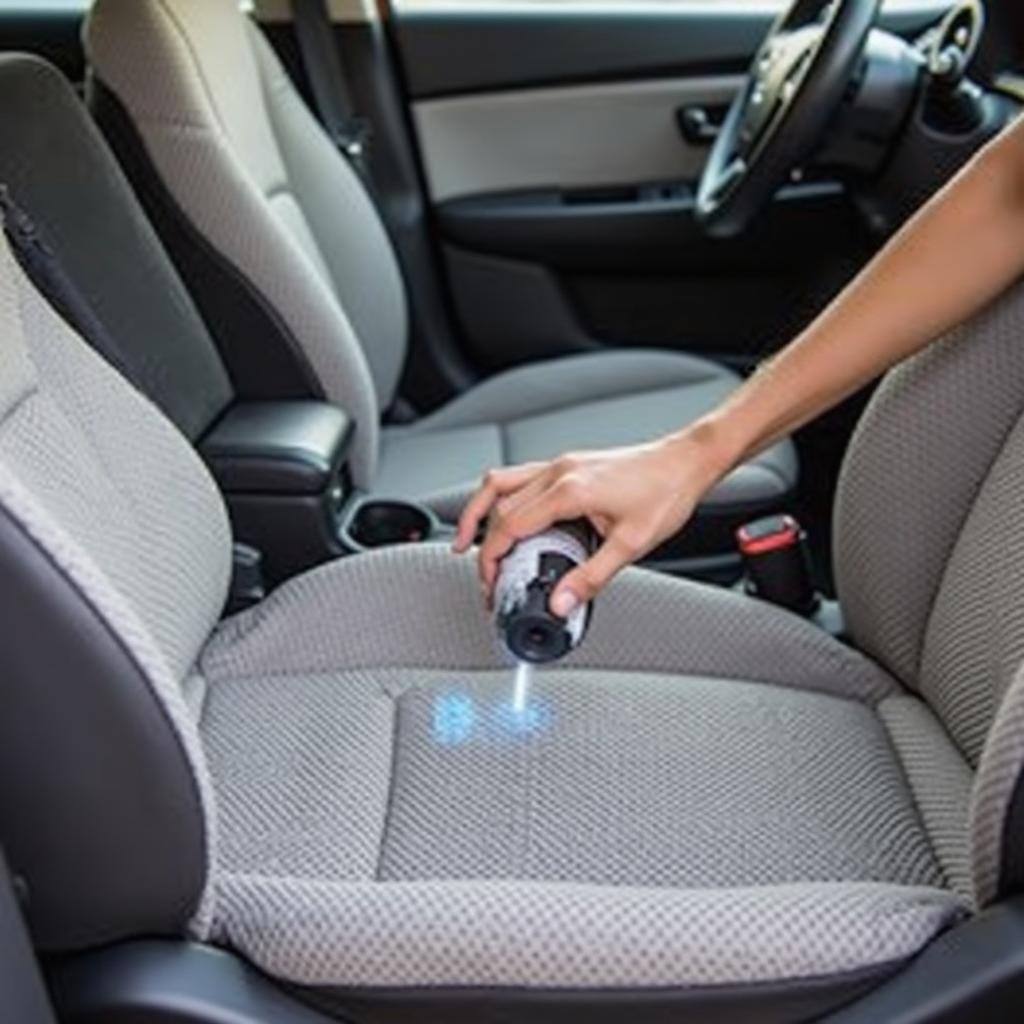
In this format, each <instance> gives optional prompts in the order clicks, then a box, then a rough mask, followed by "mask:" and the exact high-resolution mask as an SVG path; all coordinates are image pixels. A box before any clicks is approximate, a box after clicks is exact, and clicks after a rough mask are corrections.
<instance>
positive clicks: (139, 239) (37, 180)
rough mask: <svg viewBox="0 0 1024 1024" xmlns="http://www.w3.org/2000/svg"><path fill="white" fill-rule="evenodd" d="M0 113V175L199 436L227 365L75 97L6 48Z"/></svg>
mask: <svg viewBox="0 0 1024 1024" xmlns="http://www.w3.org/2000/svg"><path fill="white" fill-rule="evenodd" d="M0 120H2V121H3V124H4V145H3V147H2V148H0V182H3V183H4V184H5V185H7V186H8V188H9V189H10V191H11V194H12V196H13V197H14V198H15V200H16V201H17V203H18V204H19V205H20V206H21V207H22V208H23V209H24V210H26V211H28V212H29V214H30V215H31V218H32V220H33V222H34V223H35V225H36V226H37V228H38V229H39V231H40V233H41V235H42V237H43V239H44V240H45V241H46V244H47V245H48V246H49V248H50V249H51V250H52V251H53V253H54V255H55V257H56V259H57V261H58V262H59V264H60V266H61V267H62V268H63V270H64V271H65V273H66V274H67V275H68V277H69V278H70V279H71V280H72V282H73V283H74V284H75V286H76V288H77V290H78V291H79V293H81V294H82V295H83V296H84V297H85V298H86V299H87V300H88V302H89V305H90V307H91V308H92V310H93V312H94V313H95V315H96V317H97V319H98V320H99V321H100V322H101V323H102V324H103V325H104V327H105V328H106V330H107V332H108V333H109V334H110V336H111V337H112V338H113V339H114V340H115V341H116V342H119V349H120V352H121V354H122V355H123V356H124V361H125V365H126V366H127V368H128V369H129V371H130V372H131V375H132V378H133V380H134V381H135V383H136V384H137V386H139V387H140V388H142V389H143V390H144V391H145V392H146V394H147V395H148V396H149V397H150V398H151V399H152V400H153V401H154V402H156V404H157V405H158V406H160V408H161V409H162V410H163V411H164V412H165V413H166V414H167V416H168V417H169V418H170V419H171V420H172V421H173V422H174V423H175V424H176V425H177V426H178V428H179V429H180V430H181V431H182V432H183V433H184V434H185V435H186V436H188V437H189V438H191V439H192V440H195V439H196V438H197V437H199V436H200V435H201V434H202V433H203V432H204V431H205V430H206V429H207V428H208V427H209V426H210V424H211V422H212V421H213V420H214V419H216V418H217V417H218V416H219V415H220V414H221V413H222V412H223V411H224V409H225V408H226V407H227V405H228V404H229V403H230V401H231V399H232V388H231V384H230V381H229V379H228V375H227V372H226V370H225V368H224V365H223V363H222V362H221V360H220V357H219V355H218V353H217V349H216V347H215V346H214V344H213V342H212V340H211V339H210V336H209V334H208V333H207V331H206V328H205V326H204V325H203V322H202V320H201V319H200V317H199V314H198V313H197V311H196V309H195V306H194V305H193V304H192V300H191V299H190V298H189V295H188V292H186V290H185V287H184V285H183V284H182V282H181V279H180V278H179V277H178V275H177V274H176V273H175V270H174V267H173V265H172V264H171V262H170V260H169V258H168V256H167V254H166V253H165V252H164V250H163V248H162V246H161V245H160V241H159V239H158V238H157V236H156V233H155V232H154V230H153V228H152V227H151V226H150V224H149V222H148V221H147V220H146V217H145V214H144V213H143V211H142V209H141V208H140V206H139V203H138V200H137V199H136V198H135V196H134V194H133V193H132V190H131V187H130V185H129V184H128V182H127V181H126V180H125V177H124V175H123V174H122V172H121V169H120V167H119V166H118V163H117V160H116V159H115V158H114V156H113V154H112V153H111V152H110V150H109V148H108V147H107V145H106V144H105V142H104V140H103V137H102V136H101V135H100V133H99V131H98V129H97V128H96V125H95V124H93V122H92V120H91V119H90V118H89V115H88V112H87V111H86V110H84V109H83V107H82V102H81V99H80V98H79V97H78V95H77V94H76V93H75V90H74V89H73V88H72V86H71V84H70V83H69V82H68V81H67V79H66V78H65V77H64V76H63V75H62V74H61V73H60V72H59V71H58V70H57V69H56V68H55V67H53V66H52V65H50V64H47V63H46V62H45V61H43V60H40V59H39V58H38V57H31V56H27V55H25V54H5V55H3V56H2V57H0ZM98 254H102V256H101V257H100V258H98Z"/></svg>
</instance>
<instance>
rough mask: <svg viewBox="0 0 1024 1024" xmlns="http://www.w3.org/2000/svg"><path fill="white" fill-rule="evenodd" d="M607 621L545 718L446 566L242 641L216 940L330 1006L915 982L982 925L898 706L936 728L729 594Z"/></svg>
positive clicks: (782, 621) (332, 596) (213, 741)
mask: <svg viewBox="0 0 1024 1024" xmlns="http://www.w3.org/2000/svg"><path fill="white" fill-rule="evenodd" d="M597 614H598V615H600V616H601V618H600V619H595V623H594V626H593V629H592V634H591V637H590V638H588V642H587V644H585V645H583V646H582V647H581V648H580V649H579V650H578V651H577V652H576V653H575V654H574V655H573V656H572V657H571V658H570V659H567V660H566V661H565V662H564V663H560V665H559V667H558V668H557V669H554V670H550V671H545V672H539V673H538V674H537V676H536V677H535V679H534V683H533V688H532V691H531V695H530V698H529V700H528V701H527V703H526V705H525V708H524V710H523V711H520V712H517V711H516V709H515V708H514V706H513V705H512V703H511V696H512V674H511V672H510V669H509V667H508V665H507V663H506V662H505V660H504V658H503V657H502V655H501V654H500V652H499V651H498V649H497V647H496V645H495V644H494V643H493V642H492V640H491V639H490V637H489V634H490V623H489V622H488V621H487V618H486V616H485V615H484V614H483V612H482V611H481V610H480V606H479V597H478V594H477V588H476V584H475V577H474V572H473V567H472V565H471V564H469V563H468V561H466V560H463V561H461V562H460V561H458V560H455V559H453V558H452V556H451V555H449V554H448V553H447V552H446V551H445V550H444V549H442V548H440V547H431V546H427V547H424V548H420V549H416V550H406V551H384V552H379V553H376V554H373V555H370V556H366V557H361V558H359V559H355V560H348V561H345V562H342V563H338V564H335V565H331V566H327V567H324V568H323V569H321V570H318V571H316V572H313V573H310V574H307V575H306V576H304V577H302V578H300V579H299V580H295V581H293V582H292V583H290V584H287V585H286V586H285V587H283V588H281V590H279V591H278V592H277V593H276V594H275V595H274V596H272V597H271V598H270V599H269V601H268V602H266V603H265V604H264V605H262V606H259V607H257V608H256V609H253V610H252V611H251V612H248V613H246V614H244V615H242V616H240V617H237V618H236V619H233V620H230V621H229V622H227V623H225V625H224V626H223V627H222V628H221V630H220V631H219V633H218V634H217V636H216V637H215V638H214V639H213V640H212V642H211V644H210V645H209V646H208V648H207V650H206V652H205V654H204V657H203V661H202V666H201V667H202V671H203V674H204V676H205V678H206V679H207V683H208V687H209V696H208V699H207V702H206V706H205V711H204V715H203V720H202V730H203V736H204V743H205V746H206V749H207V752H208V756H209V758H210V763H211V766H212V771H213V774H214V777H215V779H216V785H217V789H218V801H219V807H220V811H221V814H222V818H223V823H224V832H225V840H224V842H223V844H222V858H223V859H222V869H223V875H222V878H221V883H220V890H219V891H220V894H221V902H220V905H219V906H220V909H219V914H218V919H217V924H216V926H215V934H216V935H217V936H219V937H220V938H221V940H222V941H227V942H229V943H231V944H232V945H236V946H238V947H239V948H242V949H244V950H245V951H246V952H247V953H248V954H249V955H250V956H251V957H252V958H253V959H254V960H256V962H258V963H259V964H261V966H263V967H264V968H265V969H267V970H268V971H271V972H272V973H275V974H278V975H280V976H284V977H287V978H290V979H292V980H294V981H298V982H301V983H306V984H331V985H340V986H345V985H351V986H381V985H385V986H386V985H417V984H445V983H450V984H460V985H467V984H470V985H472V984H480V985H499V986H501V985H511V986H517V985H518V986H523V985H525V986H534V987H546V986H570V987H572V986H584V987H586V986H598V987H608V986H615V985H626V986H628V985H639V986H651V985H695V984H726V983H729V982H740V981H749V980H755V979H756V980H771V979H777V978H785V977H798V976H799V977H817V976H823V975H824V976H828V975H830V974H834V973H837V972H842V971H845V970H853V969H856V968H858V967H864V966H868V965H871V964H875V965H878V964H882V963H887V962H891V961H893V960H898V959H899V958H900V957H902V956H905V955H907V952H908V950H910V949H912V948H916V946H915V944H919V943H920V942H921V941H925V940H926V937H927V936H928V935H930V934H933V933H934V931H935V930H936V929H938V928H941V927H944V926H945V925H947V924H949V923H950V922H951V921H952V920H955V919H956V917H957V916H959V915H960V914H962V913H964V912H965V911H966V909H967V908H968V906H969V903H968V901H967V899H965V898H963V897H957V896H955V895H954V894H953V893H952V892H949V891H948V889H947V885H948V883H947V880H946V873H945V869H944V867H943V864H942V862H941V858H940V855H939V853H938V850H937V848H936V846H935V845H934V844H933V841H932V838H931V836H930V833H929V830H928V828H927V827H926V825H925V824H924V822H925V821H926V819H925V818H923V817H922V815H921V814H920V813H919V809H918V799H919V798H918V797H917V794H916V789H915V787H914V785H913V783H912V782H908V776H907V774H906V771H905V768H904V766H903V758H902V756H901V755H899V754H898V752H897V747H896V745H894V744H893V743H892V742H891V741H890V733H891V731H892V730H891V729H890V727H889V726H888V725H887V724H886V722H885V719H884V718H883V717H882V716H881V715H880V712H879V711H878V710H877V709H880V708H883V707H886V706H887V705H889V704H890V703H891V702H893V701H907V702H911V703H913V705H914V708H915V709H917V708H920V709H921V712H920V715H919V716H918V717H916V718H915V716H914V711H913V710H911V711H908V712H907V714H906V715H905V716H904V722H905V727H904V728H903V729H902V731H901V735H902V736H903V737H905V738H906V740H907V744H908V745H909V747H910V748H911V749H913V748H915V747H925V746H926V745H928V744H929V743H930V742H931V740H933V739H934V737H933V736H932V735H931V734H930V733H929V731H928V730H929V728H935V726H934V724H933V722H932V720H931V718H930V716H928V713H927V710H926V709H924V706H923V705H922V704H921V702H920V701H918V700H916V699H915V698H909V697H900V696H899V695H898V691H897V690H896V689H895V687H894V684H893V683H892V682H891V680H889V679H888V678H887V677H886V676H885V675H884V674H882V673H880V672H879V671H878V670H877V669H876V668H875V667H874V666H873V665H872V664H871V663H870V662H868V661H866V660H865V659H863V658H860V657H859V656H858V655H856V654H855V653H853V652H852V651H850V650H848V649H847V648H845V647H843V646H842V645H840V644H838V643H836V642H835V641H833V640H831V639H830V638H828V637H827V636H824V635H823V634H821V633H820V632H819V631H817V630H815V629H814V628H813V627H811V626H809V625H808V624H807V623H806V622H804V621H803V620H801V619H798V618H796V617H795V616H790V615H788V614H785V613H782V612H779V611H778V610H777V609H773V608H770V607H766V606H763V605H761V604H758V603H755V602H752V601H750V600H748V599H745V598H743V597H741V596H738V595H735V594H731V593H728V592H722V591H718V590H712V589H709V588H704V587H701V586H697V585H692V584H685V583H680V582H679V581H673V580H668V579H665V578H663V577H660V576H655V575H653V574H650V573H647V572H643V571H634V572H631V573H627V574H626V575H625V576H624V577H622V578H621V579H620V580H619V581H617V583H616V584H614V585H613V587H612V588H611V590H610V591H609V592H608V594H607V595H604V596H603V597H602V601H601V605H600V607H599V609H598V611H597ZM388 619H391V620H393V621H401V622H403V623H405V624H406V628H403V629H402V630H401V631H400V632H399V633H397V634H395V635H393V636H392V637H391V638H390V642H389V643H388V644H387V645H381V644H380V643H379V642H378V641H376V640H375V639H374V637H375V635H378V634H379V629H376V630H375V629H374V625H373V624H374V623H378V624H379V623H380V622H382V621H386V620H388ZM332 622H333V623H334V628H333V629H331V628H328V624H329V623H332ZM715 636H721V637H723V638H724V637H726V636H732V637H735V638H736V639H737V641H739V642H738V643H737V644H735V645H730V644H727V643H717V642H709V640H710V638H713V637H715ZM286 637H288V638H290V640H291V643H286V642H285V639H284V638H286ZM743 638H749V640H750V642H751V643H752V644H753V645H754V646H745V645H744V643H743V642H742V640H743ZM684 652H685V653H684ZM683 665H685V666H686V667H685V669H683V668H682V667H681V666H683ZM811 690H816V691H818V692H816V693H815V692H808V691H811ZM269 721H273V722H274V728H273V729H272V730H270V731H267V728H266V723H267V722H269ZM947 742H948V741H947ZM937 756H938V757H939V758H940V759H941V758H942V752H941V751H940V752H939V754H938V755H937ZM952 756H953V758H954V760H955V761H957V762H959V763H960V764H961V765H963V762H962V760H960V759H959V758H958V756H957V755H955V754H953V755H952ZM963 771H964V773H965V775H966V777H967V778H968V779H969V778H970V775H971V773H970V770H969V769H968V768H966V766H963ZM924 774H928V773H927V772H925V773H924ZM598 779H599V780H601V782H600V784H599V785H596V786H595V785H594V781H595V780H598ZM327 807H330V808H333V809H334V810H333V811H332V812H331V813H330V814H325V813H324V812H323V809H324V808H327ZM883 808H884V811H883V810H882V809H883ZM962 810H963V815H962V817H961V820H960V823H959V830H958V832H957V830H956V829H955V828H953V826H952V825H950V839H951V841H952V842H954V843H959V848H960V849H962V848H963V847H964V846H965V845H966V808H963V809H962ZM948 813H949V819H950V822H952V818H953V817H954V813H953V812H952V811H949V812H948ZM954 833H956V834H954ZM812 905H813V906H815V907H816V908H817V911H816V912H815V913H813V914H812V913H811V912H810V907H811V906H812ZM428 936H429V938H428ZM485 950H486V953H484V955H481V953H482V952H483V951H485Z"/></svg>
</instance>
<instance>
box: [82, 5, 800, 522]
mask: <svg viewBox="0 0 1024 1024" xmlns="http://www.w3.org/2000/svg"><path fill="white" fill-rule="evenodd" d="M239 7H240V5H239V4H238V2H237V0H98V2H97V3H96V4H95V6H94V7H93V9H92V12H91V14H90V16H89V20H88V24H87V27H86V32H85V40H86V48H87V52H88V56H89V60H90V63H91V69H92V74H93V83H92V95H93V107H94V112H95V113H96V116H97V119H98V120H99V122H100V124H101V126H102V127H103V129H104V130H105V132H106V133H107V136H108V138H109V139H110V141H111V143H112V144H113V146H114V148H115V150H117V151H118V154H119V156H120V158H121V160H122V163H123V164H124V165H125V167H126V169H127V170H128V172H129V176H130V177H131V178H132V179H133V181H134V184H135V186H136V189H137V190H138V191H139V193H140V196H141V197H142V198H143V200H144V202H145V203H146V205H147V207H148V209H149V212H150V214H151V217H152V218H153V220H154V222H155V223H156V225H157V227H158V229H159V230H160V231H161V233H162V234H163V235H164V238H165V241H166V242H167V243H168V245H169V248H170V249H171V251H172V254H173V255H174V256H175V258H176V261H177V263H178V265H179V269H180V270H181V272H182V276H183V277H184V278H185V281H186V284H187V285H188V286H189V289H190V291H191V293H192V295H193V296H194V297H195V299H196V301H197V304H198V305H199V307H200V310H201V311H202V312H203V314H204V316H205V319H206V320H207V323H208V325H209V326H210V329H211V332H212V333H213V334H214V336H215V338H216V340H217V342H218V344H219V346H220V347H221V350H222V353H223V354H224V356H225V360H226V362H227V363H228V366H229V369H230V370H231V372H232V376H233V378H234V379H235V382H236V384H237V385H238V388H239V391H240V393H241V394H242V395H243V397H276V398H281V397H294V396H295V394H300V395H301V394H304V395H307V396H314V397H323V398H326V399H328V400H329V401H332V402H334V403H336V404H338V405H340V406H341V407H342V408H343V409H345V410H346V411H347V412H348V413H349V414H350V415H351V416H352V417H353V418H354V419H355V421H356V423H357V424H358V431H357V434H356V438H355V449H354V455H353V459H352V463H351V468H352V472H353V476H354V482H355V484H356V486H357V487H359V488H361V489H362V490H365V491H370V492H375V493H379V494H382V495H387V496H390V497H404V498H414V499H419V500H422V501H425V502H426V503H428V504H429V505H431V506H432V507H433V508H434V510H435V511H436V512H438V513H439V514H440V515H441V516H442V518H448V519H451V518H454V517H456V516H457V514H458V512H459V511H460V510H461V507H462V505H463V504H464V502H465V500H466V498H467V497H468V495H469V494H470V493H471V492H472V490H473V489H474V488H475V486H476V485H477V483H478V482H479V479H480V477H481V476H482V474H483V473H484V472H485V471H486V470H487V469H489V468H491V467H494V466H500V465H503V464H511V463H519V462H527V461H532V460H535V459H548V458H551V457H553V456H556V455H558V454H560V453H561V452H564V451H566V450H569V449H574V448H598V447H607V446H614V445H619V444H631V443H637V442H641V441H646V440H648V439H649V438H651V437H652V436H657V435H660V434H664V433H666V432H668V431H670V430H675V429H678V428H679V427H681V426H683V425H685V424H687V423H689V422H692V421H693V420H695V419H697V418H698V417H699V416H700V415H702V414H703V413H705V412H707V411H709V410H710V409H712V408H713V407H714V406H716V405H717V404H718V403H719V402H721V401H722V399H723V398H725V397H726V396H727V395H728V394H729V393H730V392H732V391H733V390H734V389H735V388H736V386H737V385H738V384H739V382H740V379H739V377H738V376H737V375H736V374H735V373H733V372H732V371H730V370H728V369H727V368H725V367H723V366H721V365H719V364H717V363H714V362H712V361H711V360H708V359H703V358H698V357H695V356H690V355H685V354H682V353H674V352H668V351H652V350H648V349H636V350H630V351H620V352H603V353H589V354H584V355H575V356H569V357H566V358H560V359H553V360H550V361H547V362H543V363H539V364H534V365H529V366H525V367H521V368H518V369H514V370H511V371H508V372H505V373H502V374H499V375H498V376H496V377H493V378H491V379H489V380H487V381H485V382H484V383H482V384H480V385H478V386H476V387H474V388H472V389H471V390H470V391H468V392H467V393H464V394H463V395H461V396H459V397H458V398H456V399H455V400H454V401H452V402H450V403H449V404H447V405H446V406H444V407H443V408H441V409H440V410H438V411H436V412H434V413H432V414H431V415H428V416H426V417H424V418H423V419H421V420H419V421H418V422H416V423H414V424H413V425H411V426H402V427H396V426H391V427H388V426H385V427H382V426H381V411H382V410H386V409H387V408H388V407H389V406H390V405H391V404H392V402H393V401H394V398H395V394H396V388H397V385H398V380H399V377H400V374H401V372H402V368H403V365H404V363H405V358H406V348H407V333H408V323H407V307H406V295H405V288H404V283H403V281H402V277H401V273H400V271H399V267H398V263H397V260H396V258H395V254H394V252H393V250H392V246H391V242H390V240H389V239H388V236H387V234H386V232H385V230H384V227H383V224H382V222H381V220H380V217H379V215H378V213H377V210H376V209H375V207H374V205H373V202H372V200H371V199H370V197H369V196H368V195H367V193H366V191H365V189H364V188H363V186H362V183H361V182H360V180H359V178H358V175H357V174H356V173H355V172H354V171H353V169H352V167H351V166H350V165H349V163H348V162H347V161H346V160H345V159H344V158H343V157H342V156H341V154H340V153H339V152H338V150H337V148H336V147H335V146H334V144H333V143H332V142H331V141H330V140H329V138H328V136H327V134H326V133H325V132H324V131H323V129H322V128H321V127H320V125H319V123H318V122H317V121H316V120H315V119H314V118H313V116H312V115H311V114H310V112H309V110H308V109H307V107H306V105H305V103H304V102H303V100H302V99H301V97H300V96H299V94H298V92H297V91H296V89H295V88H294V86H293V85H292V83H291V81H290V79H289V77H288V75H287V74H286V72H285V71H284V69H283V68H282V66H281V64H280V62H279V61H278V59H277V57H276V56H275V54H274V52H273V51H272V49H271V47H270V46H269V44H268V43H267V41H266V39H265V38H264V37H263V34H262V33H261V32H260V31H259V29H258V28H257V27H256V26H255V25H254V24H253V23H252V22H251V21H250V19H249V18H248V17H247V16H246V15H245V14H243V13H242V12H241V10H240V9H239ZM268 353H272V354H268ZM284 389H288V390H290V392H291V394H284V393H282V392H283V390H284ZM796 475H797V460H796V456H795V452H794V449H793V447H792V445H791V444H790V443H789V442H788V441H784V442H783V443H781V444H778V445H776V446H774V447H773V448H772V449H770V450H769V451H767V452H765V453H763V454H761V455H759V456H758V457H756V458H755V459H753V460H751V461H750V462H749V463H747V464H746V465H743V466H741V467H739V468H738V469H737V470H736V471H735V472H733V473H732V474H731V475H730V476H729V477H728V478H727V479H726V480H724V481H723V482H722V483H721V484H720V485H719V487H717V488H716V489H715V490H714V492H713V493H712V494H710V495H709V496H708V498H707V500H706V502H705V504H704V506H703V508H702V513H703V514H705V515H719V516H725V515H726V514H727V513H728V514H730V515H731V516H732V517H736V516H739V517H740V518H743V517H745V516H748V515H753V514H756V513H757V512H759V511H760V510H761V509H763V508H766V507H768V506H777V505H778V504H779V503H780V502H781V501H783V500H784V499H785V497H786V496H787V495H788V494H789V492H790V491H791V490H792V488H793V487H794V485H795V482H796ZM727 535H728V534H727Z"/></svg>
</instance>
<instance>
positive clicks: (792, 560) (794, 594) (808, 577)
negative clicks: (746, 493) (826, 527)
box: [736, 515, 819, 615]
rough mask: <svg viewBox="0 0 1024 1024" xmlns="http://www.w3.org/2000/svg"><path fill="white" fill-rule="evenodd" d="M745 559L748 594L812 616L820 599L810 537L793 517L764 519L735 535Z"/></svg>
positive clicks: (766, 517)
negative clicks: (808, 545) (809, 542)
mask: <svg viewBox="0 0 1024 1024" xmlns="http://www.w3.org/2000/svg"><path fill="white" fill-rule="evenodd" d="M736 545H737V547H738V548H739V551H740V555H741V556H742V557H743V564H744V568H745V569H746V575H747V585H746V589H747V593H748V594H751V595H752V596H754V597H759V598H761V599H762V600H765V601H769V602H771V603H772V604H777V605H781V606H782V607H783V608H788V609H790V611H794V612H796V613H797V614H799V615H812V614H813V613H814V611H815V610H816V609H817V607H818V603H819V598H818V594H817V591H816V590H815V589H814V580H813V577H812V574H811V560H810V554H809V552H808V548H807V534H806V533H805V532H804V529H803V527H801V525H800V523H799V522H797V520H796V519H795V518H794V517H793V516H790V515H775V516H765V517H763V518H761V519H755V520H754V521H753V522H750V523H746V524H745V525H743V526H741V527H740V528H739V529H738V530H737V531H736Z"/></svg>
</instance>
